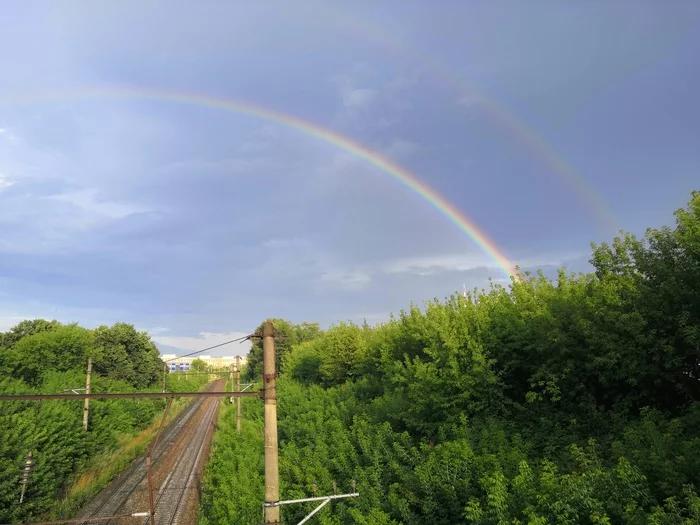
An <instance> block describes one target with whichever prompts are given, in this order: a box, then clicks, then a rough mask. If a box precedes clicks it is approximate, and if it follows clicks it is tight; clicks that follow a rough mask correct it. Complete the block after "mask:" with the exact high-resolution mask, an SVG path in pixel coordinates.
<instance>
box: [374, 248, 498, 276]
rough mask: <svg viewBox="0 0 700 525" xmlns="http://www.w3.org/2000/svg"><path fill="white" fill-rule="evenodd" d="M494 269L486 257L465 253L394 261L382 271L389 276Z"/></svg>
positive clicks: (389, 262) (386, 264)
mask: <svg viewBox="0 0 700 525" xmlns="http://www.w3.org/2000/svg"><path fill="white" fill-rule="evenodd" d="M492 267H495V264H494V262H493V261H492V260H491V259H489V258H488V257H487V256H486V255H483V254H480V253H465V254H457V255H454V254H449V255H434V256H427V257H404V258H400V259H394V260H391V261H387V262H386V263H384V264H383V265H382V267H381V271H382V272H384V273H387V274H397V273H410V274H415V275H431V274H434V273H439V272H445V271H467V270H474V269H475V268H492Z"/></svg>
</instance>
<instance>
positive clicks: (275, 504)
mask: <svg viewBox="0 0 700 525" xmlns="http://www.w3.org/2000/svg"><path fill="white" fill-rule="evenodd" d="M359 495H360V493H359V492H351V493H350V494H334V495H332V496H318V497H315V498H303V499H289V500H286V501H275V502H271V503H263V513H264V512H265V507H279V506H280V505H289V504H291V503H307V502H309V501H320V502H321V503H320V504H319V505H318V506H317V507H316V508H315V509H314V510H312V511H311V512H310V513H309V514H307V515H306V517H305V518H304V519H303V520H301V521H300V522H299V523H297V525H302V524H303V523H306V522H307V521H308V520H309V519H311V517H312V516H313V515H314V514H316V513H317V512H318V511H319V510H321V509H322V508H323V507H325V506H326V505H328V503H330V501H331V500H334V499H343V498H356V497H358V496H359Z"/></svg>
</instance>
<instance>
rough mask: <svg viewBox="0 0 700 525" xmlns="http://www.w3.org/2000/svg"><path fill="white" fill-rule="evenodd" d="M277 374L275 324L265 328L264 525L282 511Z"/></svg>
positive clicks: (272, 524)
mask: <svg viewBox="0 0 700 525" xmlns="http://www.w3.org/2000/svg"><path fill="white" fill-rule="evenodd" d="M276 377H277V374H276V373H275V339H274V330H273V327H272V323H271V322H270V321H266V322H265V324H264V325H263V389H264V390H263V392H264V394H265V398H264V399H265V525H278V524H279V522H280V509H279V507H278V506H276V504H277V503H278V502H279V499H280V489H279V465H278V457H277V384H276Z"/></svg>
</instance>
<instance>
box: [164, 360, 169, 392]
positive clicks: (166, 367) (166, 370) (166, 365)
mask: <svg viewBox="0 0 700 525" xmlns="http://www.w3.org/2000/svg"><path fill="white" fill-rule="evenodd" d="M167 372H168V364H167V363H163V393H164V394H165V374H166V373H167Z"/></svg>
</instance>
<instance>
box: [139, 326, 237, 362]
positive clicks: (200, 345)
mask: <svg viewBox="0 0 700 525" xmlns="http://www.w3.org/2000/svg"><path fill="white" fill-rule="evenodd" d="M246 335H248V333H246V332H201V333H200V334H199V336H197V337H184V336H183V337H178V336H160V335H152V336H151V339H153V340H154V341H155V342H156V343H158V344H161V345H166V346H172V347H173V348H178V349H181V350H184V351H188V352H196V351H197V350H202V349H204V348H207V347H209V346H215V345H218V344H221V343H224V342H226V341H231V340H233V339H238V338H241V337H245V336H246ZM249 350H250V341H243V343H240V342H238V341H236V342H235V343H230V344H228V345H224V346H221V347H219V348H216V349H214V350H212V351H211V352H208V353H209V354H211V355H224V354H225V355H240V356H244V355H246V354H247V353H248V351H249Z"/></svg>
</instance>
